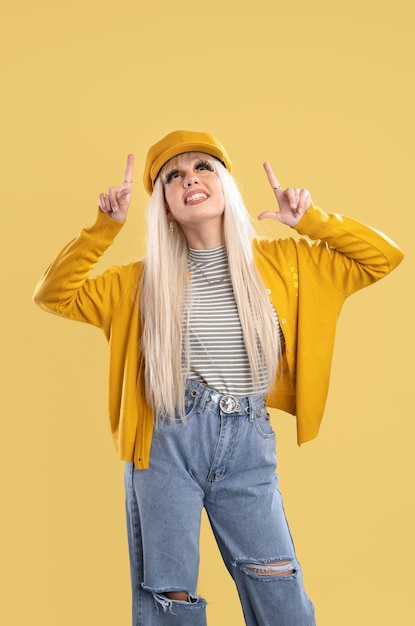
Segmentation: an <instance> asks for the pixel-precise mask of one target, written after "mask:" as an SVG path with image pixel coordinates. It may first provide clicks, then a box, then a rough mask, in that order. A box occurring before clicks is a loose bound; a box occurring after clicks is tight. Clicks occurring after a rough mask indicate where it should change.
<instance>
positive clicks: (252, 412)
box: [246, 396, 255, 422]
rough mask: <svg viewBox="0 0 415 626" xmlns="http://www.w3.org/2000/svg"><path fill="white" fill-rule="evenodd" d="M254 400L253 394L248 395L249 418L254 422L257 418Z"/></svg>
mask: <svg viewBox="0 0 415 626" xmlns="http://www.w3.org/2000/svg"><path fill="white" fill-rule="evenodd" d="M253 400H254V399H253V397H252V396H248V406H247V407H246V408H247V409H248V419H249V421H250V422H253V421H254V419H255V407H254V404H255V403H254V401H253Z"/></svg>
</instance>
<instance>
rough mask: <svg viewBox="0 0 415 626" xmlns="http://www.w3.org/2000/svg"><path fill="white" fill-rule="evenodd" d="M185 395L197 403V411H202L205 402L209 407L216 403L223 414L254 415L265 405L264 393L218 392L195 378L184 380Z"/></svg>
mask: <svg viewBox="0 0 415 626" xmlns="http://www.w3.org/2000/svg"><path fill="white" fill-rule="evenodd" d="M186 395H187V396H189V397H191V398H193V399H194V400H195V402H196V404H197V411H198V412H202V411H203V409H204V408H205V405H206V403H207V402H208V403H209V407H210V408H214V405H217V410H218V411H222V412H223V413H225V414H228V415H230V414H235V415H236V414H238V415H240V414H244V415H246V414H248V415H251V416H252V417H254V415H255V413H256V412H257V411H259V410H262V409H263V408H264V407H265V393H262V392H261V393H257V394H251V395H247V396H236V395H234V394H230V393H219V391H216V389H213V388H212V387H207V386H206V385H204V384H203V383H199V382H198V381H197V380H193V379H188V380H187V381H186Z"/></svg>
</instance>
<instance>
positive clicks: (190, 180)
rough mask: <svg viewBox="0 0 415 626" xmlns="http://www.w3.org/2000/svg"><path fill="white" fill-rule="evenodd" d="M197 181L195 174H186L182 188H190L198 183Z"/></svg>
mask: <svg viewBox="0 0 415 626" xmlns="http://www.w3.org/2000/svg"><path fill="white" fill-rule="evenodd" d="M198 182H199V179H198V177H197V176H196V174H187V175H186V176H184V178H183V187H191V186H192V185H194V184H195V183H198Z"/></svg>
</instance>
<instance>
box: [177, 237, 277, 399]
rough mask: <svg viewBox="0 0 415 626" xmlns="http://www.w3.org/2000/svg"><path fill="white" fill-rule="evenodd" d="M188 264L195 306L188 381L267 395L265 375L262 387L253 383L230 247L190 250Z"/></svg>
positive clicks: (225, 390) (240, 393)
mask: <svg viewBox="0 0 415 626" xmlns="http://www.w3.org/2000/svg"><path fill="white" fill-rule="evenodd" d="M188 263H189V272H190V274H191V280H190V290H189V294H188V297H190V298H191V303H192V304H191V309H190V314H189V315H190V318H189V343H190V346H189V348H190V373H189V377H190V378H192V379H195V380H197V381H199V382H201V383H203V384H205V385H208V386H209V387H213V388H214V389H216V390H217V391H219V392H220V393H230V394H234V395H238V396H244V395H247V394H251V393H258V392H261V391H266V390H267V386H266V377H265V375H264V374H265V373H264V372H262V376H261V380H260V384H259V385H254V383H253V381H252V376H251V372H250V367H249V362H248V355H247V353H246V349H245V344H244V339H243V334H242V328H241V323H240V320H239V315H238V309H237V306H236V302H235V298H234V294H233V289H232V282H231V278H230V274H229V268H228V260H227V255H226V248H225V247H224V246H221V247H219V248H214V249H212V250H194V249H192V248H191V249H189V255H188ZM275 315H277V314H276V313H275ZM276 322H277V323H278V318H277V316H276Z"/></svg>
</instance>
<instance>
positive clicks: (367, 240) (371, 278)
mask: <svg viewBox="0 0 415 626" xmlns="http://www.w3.org/2000/svg"><path fill="white" fill-rule="evenodd" d="M296 230H297V232H299V233H300V234H301V235H306V236H307V237H309V238H310V239H312V240H314V242H313V244H311V245H309V244H308V242H307V241H306V240H305V239H303V240H301V243H300V245H302V246H303V247H304V248H305V251H308V255H309V257H310V258H309V261H310V262H311V263H313V264H314V271H316V272H317V273H319V274H320V276H321V278H322V279H327V280H329V281H330V282H331V283H332V285H334V286H335V287H336V288H337V289H339V290H340V291H341V292H342V294H343V296H345V297H347V296H349V295H350V294H352V293H354V292H355V291H357V290H358V289H361V288H363V287H366V286H367V285H370V284H372V283H373V282H375V281H377V280H379V279H381V278H382V277H383V276H386V275H387V274H388V273H389V272H391V271H392V270H393V269H394V268H395V267H397V265H399V263H400V262H401V261H402V259H403V253H402V251H401V250H400V249H399V247H398V246H397V245H396V244H395V243H394V242H393V241H392V240H391V239H389V238H388V237H387V236H386V235H384V234H383V233H381V232H380V231H378V230H376V229H374V228H371V227H369V226H366V225H365V224H362V223H361V222H359V221H357V220H354V219H352V218H350V217H346V216H343V215H337V214H330V215H327V214H326V213H324V211H322V210H321V209H319V208H317V207H315V206H314V205H311V207H310V208H309V209H308V210H307V212H306V213H305V214H304V216H303V217H302V219H301V220H300V222H299V223H298V224H297V226H296Z"/></svg>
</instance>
